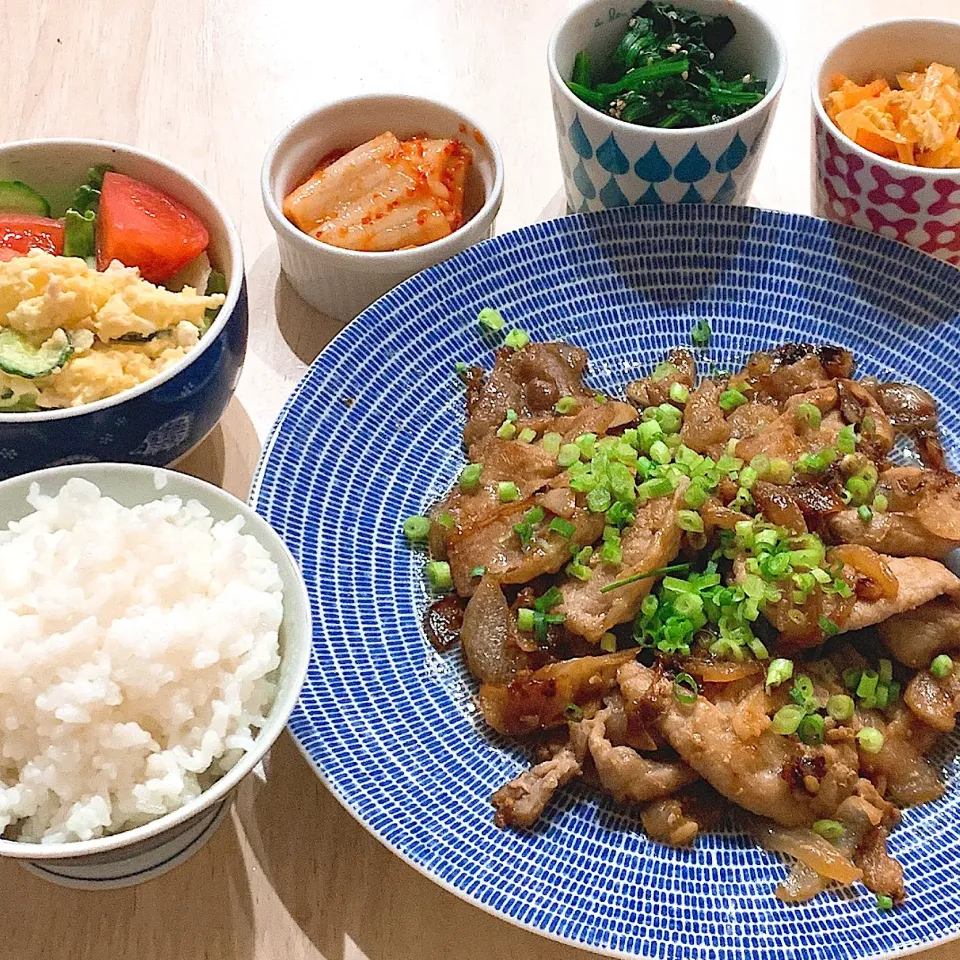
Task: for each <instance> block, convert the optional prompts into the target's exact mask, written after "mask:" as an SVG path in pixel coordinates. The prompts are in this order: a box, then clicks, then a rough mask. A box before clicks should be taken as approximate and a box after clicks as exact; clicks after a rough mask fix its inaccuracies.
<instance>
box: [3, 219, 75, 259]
mask: <svg viewBox="0 0 960 960" xmlns="http://www.w3.org/2000/svg"><path fill="white" fill-rule="evenodd" d="M0 247H6V248H7V249H9V250H15V251H16V252H17V253H18V254H24V253H29V252H30V250H31V249H32V248H34V247H38V248H39V249H41V250H45V251H46V252H47V253H56V254H60V253H63V224H62V223H61V222H60V221H59V220H51V219H50V218H49V217H29V216H26V215H24V214H21V213H6V214H3V215H2V216H0ZM4 259H12V258H8V257H4Z"/></svg>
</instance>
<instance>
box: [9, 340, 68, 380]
mask: <svg viewBox="0 0 960 960" xmlns="http://www.w3.org/2000/svg"><path fill="white" fill-rule="evenodd" d="M72 355H73V344H72V343H71V342H70V337H69V336H67V334H66V333H65V332H64V331H63V330H58V331H57V332H56V333H55V334H54V335H53V336H52V337H50V339H49V340H47V341H46V342H45V343H44V344H43V345H42V346H39V347H35V346H34V345H33V344H32V343H30V341H29V340H25V339H24V338H23V337H22V336H21V335H20V334H19V333H17V331H16V330H10V329H6V330H0V370H2V371H3V372H4V373H9V374H10V375H11V376H13V377H23V378H24V379H26V380H34V379H36V378H37V377H46V376H49V375H50V374H51V373H53V372H54V370H57V369H59V368H60V367H62V366H63V365H64V364H65V363H66V362H67V361H68V360H69V359H70V357H71V356H72Z"/></svg>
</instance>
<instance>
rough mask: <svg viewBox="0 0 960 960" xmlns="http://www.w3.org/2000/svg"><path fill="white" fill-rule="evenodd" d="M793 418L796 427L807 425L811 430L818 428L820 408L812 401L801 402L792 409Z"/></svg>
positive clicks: (820, 418)
mask: <svg viewBox="0 0 960 960" xmlns="http://www.w3.org/2000/svg"><path fill="white" fill-rule="evenodd" d="M793 417H794V420H795V421H796V423H797V426H798V427H803V426H807V427H809V428H810V429H811V430H819V429H820V423H821V421H822V419H823V417H822V415H821V413H820V409H819V408H818V407H815V406H814V405H813V404H812V403H801V404H799V405H798V406H797V408H796V410H794V411H793Z"/></svg>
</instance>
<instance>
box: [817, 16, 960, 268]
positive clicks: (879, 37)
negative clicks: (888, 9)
mask: <svg viewBox="0 0 960 960" xmlns="http://www.w3.org/2000/svg"><path fill="white" fill-rule="evenodd" d="M934 60H936V61H939V62H940V63H943V64H946V65H947V66H951V67H956V68H958V69H960V22H958V21H956V20H887V21H885V22H883V23H874V24H871V25H870V26H868V27H863V28H862V29H860V30H856V31H854V32H853V33H851V34H849V35H848V36H846V37H844V39H843V40H841V41H840V42H839V43H838V44H837V45H836V46H835V47H833V48H832V49H831V50H829V51H828V52H827V55H826V56H825V57H824V58H823V60H822V61H821V62H820V64H819V66H818V67H817V68H816V69H815V70H814V72H813V77H812V83H811V89H810V96H811V100H812V102H813V117H814V136H815V144H814V154H813V157H814V159H813V197H814V213H816V215H817V216H818V217H826V218H828V219H830V220H835V221H837V222H838V223H848V224H851V225H852V226H855V227H860V228H861V229H863V230H871V231H873V232H874V233H879V234H881V235H882V236H885V237H890V239H892V240H899V241H901V242H903V243H909V244H910V245H911V246H914V247H919V248H920V249H921V250H923V251H924V252H925V253H930V254H932V255H933V256H935V257H938V258H940V259H941V260H946V261H947V262H948V263H952V264H954V265H956V266H960V170H957V169H949V170H939V169H935V168H928V167H916V166H911V165H908V164H905V163H900V162H898V161H896V160H889V159H887V158H886V157H881V156H879V155H877V154H875V153H871V152H870V151H869V150H865V149H864V148H863V147H861V146H860V145H859V144H857V143H854V141H853V140H851V139H850V138H849V137H847V136H846V134H843V133H841V132H840V130H839V129H838V128H837V127H836V125H835V124H834V123H833V121H832V120H831V119H830V118H829V117H828V116H827V112H826V110H825V109H824V106H823V100H824V98H825V97H826V95H827V94H828V93H829V92H830V80H831V78H832V77H833V76H834V74H837V73H842V74H844V75H845V76H848V77H850V79H851V80H854V81H855V82H857V83H867V82H869V81H870V80H873V79H874V78H876V77H878V76H881V77H886V79H887V81H888V82H890V84H891V85H894V84H895V81H896V74H898V73H901V72H903V71H908V70H914V69H916V68H917V67H918V66H923V67H925V66H927V65H928V64H929V63H930V62H931V61H934Z"/></svg>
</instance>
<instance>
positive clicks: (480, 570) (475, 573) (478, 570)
mask: <svg viewBox="0 0 960 960" xmlns="http://www.w3.org/2000/svg"><path fill="white" fill-rule="evenodd" d="M486 572H487V568H486V567H474V568H473V569H472V570H471V571H470V576H471V577H473V578H475V579H479V578H480V577H482V576H483V575H484V574H485V573H486Z"/></svg>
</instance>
